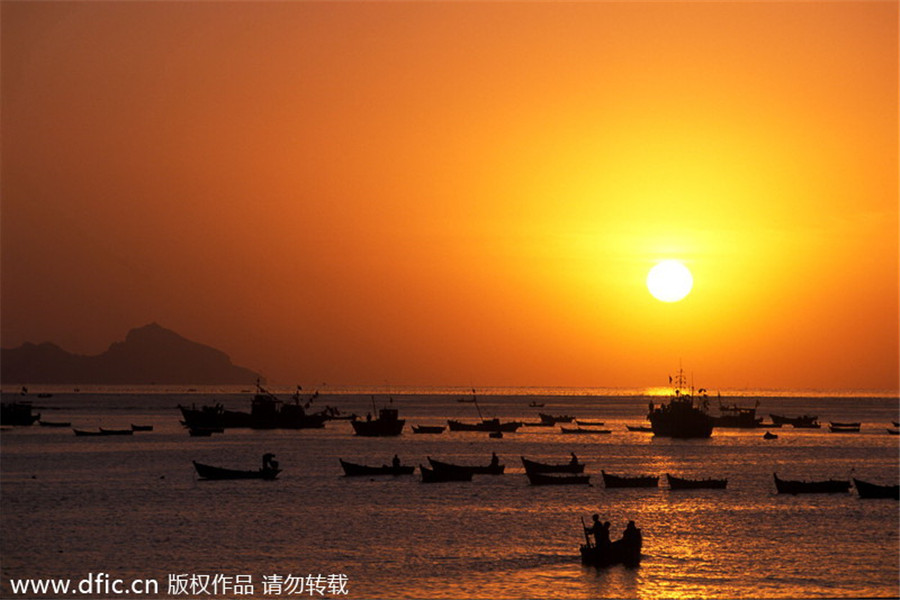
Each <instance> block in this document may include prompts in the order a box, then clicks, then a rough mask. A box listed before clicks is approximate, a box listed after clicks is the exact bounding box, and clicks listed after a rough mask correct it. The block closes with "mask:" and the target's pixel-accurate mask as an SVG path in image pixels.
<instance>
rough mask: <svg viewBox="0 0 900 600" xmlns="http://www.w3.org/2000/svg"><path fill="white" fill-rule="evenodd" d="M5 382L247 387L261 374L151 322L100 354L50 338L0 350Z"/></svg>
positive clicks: (0, 369)
mask: <svg viewBox="0 0 900 600" xmlns="http://www.w3.org/2000/svg"><path fill="white" fill-rule="evenodd" d="M0 352H2V354H0V382H2V383H3V384H29V383H33V384H43V383H57V384H105V385H115V384H119V385H150V384H184V385H190V384H197V385H227V384H234V385H245V384H246V385H249V384H252V383H253V382H255V381H256V380H257V379H262V376H261V375H260V374H259V373H256V372H254V371H251V370H250V369H246V368H244V367H238V366H236V365H233V364H232V363H231V359H230V358H229V357H228V355H227V354H225V353H224V352H222V351H220V350H216V349H215V348H212V347H210V346H205V345H203V344H198V343H196V342H192V341H190V340H187V339H185V338H183V337H182V336H180V335H178V334H177V333H175V332H174V331H171V330H169V329H166V328H164V327H161V326H160V325H158V324H157V323H151V324H150V325H146V326H144V327H138V328H137V329H132V330H131V331H129V332H128V335H127V336H125V341H124V342H115V343H113V344H112V345H111V346H110V347H109V348H108V349H107V350H106V352H104V353H103V354H100V355H97V356H83V355H78V354H72V353H70V352H67V351H65V350H63V349H62V348H60V347H59V346H57V345H56V344H52V343H49V342H45V343H42V344H31V343H26V344H23V345H21V346H19V347H18V348H3V349H2V350H0Z"/></svg>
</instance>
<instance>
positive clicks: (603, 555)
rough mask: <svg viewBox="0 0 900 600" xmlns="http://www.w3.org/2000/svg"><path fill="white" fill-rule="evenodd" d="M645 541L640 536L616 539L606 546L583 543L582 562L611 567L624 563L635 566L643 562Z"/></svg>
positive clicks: (630, 566)
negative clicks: (642, 550)
mask: <svg viewBox="0 0 900 600" xmlns="http://www.w3.org/2000/svg"><path fill="white" fill-rule="evenodd" d="M642 545H643V542H642V540H641V538H640V537H637V538H635V539H634V540H633V541H632V540H625V539H621V540H616V541H615V542H612V543H611V544H610V545H609V546H607V547H605V548H598V547H597V546H595V545H593V544H591V545H582V546H581V563H582V564H583V565H586V566H590V567H597V568H603V567H611V566H613V565H619V564H621V565H624V566H626V567H629V568H634V567H637V566H638V565H640V562H641V546H642Z"/></svg>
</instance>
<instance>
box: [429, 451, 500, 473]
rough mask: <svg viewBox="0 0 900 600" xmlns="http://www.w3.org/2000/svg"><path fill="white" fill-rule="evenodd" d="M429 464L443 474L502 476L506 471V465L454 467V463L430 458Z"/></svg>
mask: <svg viewBox="0 0 900 600" xmlns="http://www.w3.org/2000/svg"><path fill="white" fill-rule="evenodd" d="M428 463H429V464H430V465H431V468H432V469H433V470H435V471H437V472H441V473H470V474H472V475H502V474H503V471H504V470H505V469H506V465H500V464H497V465H493V464H492V465H487V466H469V465H454V464H452V463H447V462H443V461H440V460H434V459H433V458H431V457H430V456H429V457H428Z"/></svg>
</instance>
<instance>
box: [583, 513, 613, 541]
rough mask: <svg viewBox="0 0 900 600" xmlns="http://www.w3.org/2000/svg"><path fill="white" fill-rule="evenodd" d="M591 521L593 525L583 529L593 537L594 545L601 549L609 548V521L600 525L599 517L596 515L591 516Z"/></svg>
mask: <svg viewBox="0 0 900 600" xmlns="http://www.w3.org/2000/svg"><path fill="white" fill-rule="evenodd" d="M591 520H592V521H593V525H591V526H590V527H585V530H586V531H587V532H588V533H591V534H593V535H594V544H595V545H596V546H597V548H601V549H605V548H607V547H609V544H610V541H609V521H606V522H605V523H601V522H600V515H598V514H596V513H595V514H594V515H592V516H591Z"/></svg>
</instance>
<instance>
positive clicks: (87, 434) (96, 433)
mask: <svg viewBox="0 0 900 600" xmlns="http://www.w3.org/2000/svg"><path fill="white" fill-rule="evenodd" d="M72 431H74V432H75V435H76V436H78V437H90V436H100V435H103V432H101V431H99V430H98V431H87V430H85V429H72Z"/></svg>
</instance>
